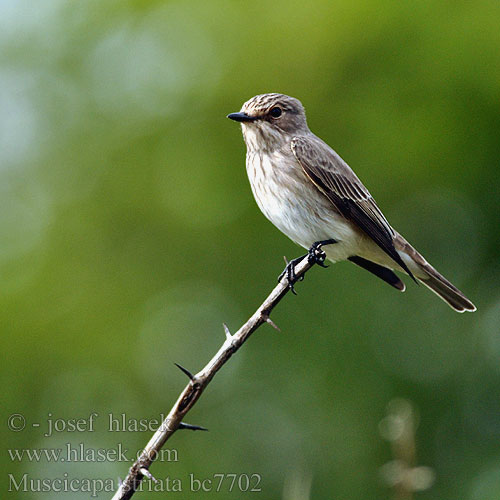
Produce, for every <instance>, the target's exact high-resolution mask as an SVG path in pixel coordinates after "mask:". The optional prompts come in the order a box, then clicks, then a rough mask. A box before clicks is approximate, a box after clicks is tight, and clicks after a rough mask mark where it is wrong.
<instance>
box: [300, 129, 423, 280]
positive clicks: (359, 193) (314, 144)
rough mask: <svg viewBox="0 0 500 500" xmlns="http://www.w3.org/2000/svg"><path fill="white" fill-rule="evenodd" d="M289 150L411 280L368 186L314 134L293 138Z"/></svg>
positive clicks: (319, 185)
mask: <svg viewBox="0 0 500 500" xmlns="http://www.w3.org/2000/svg"><path fill="white" fill-rule="evenodd" d="M292 151H293V154H294V155H295V157H296V158H297V160H298V162H299V163H300V165H301V166H302V169H303V170H304V172H305V173H306V175H307V176H308V177H309V179H311V181H312V182H313V183H314V184H315V185H316V187H317V188H318V189H319V190H320V191H321V192H322V193H323V194H324V195H325V196H326V197H327V198H328V199H329V200H330V201H331V202H332V203H333V205H334V206H335V208H336V209H337V210H338V211H339V212H340V213H341V214H342V215H343V216H344V217H345V218H346V219H348V220H350V221H351V222H353V223H354V224H356V225H357V226H358V227H359V228H360V229H362V230H363V231H364V232H365V233H366V234H367V235H368V236H369V237H370V238H371V239H372V240H373V241H374V242H375V243H376V244H377V245H378V246H379V247H380V248H381V249H382V250H383V251H384V252H385V253H387V254H388V255H389V256H390V257H391V258H392V259H393V260H394V261H395V262H396V263H397V264H399V265H400V266H401V267H402V268H403V269H404V270H405V271H406V272H407V273H408V274H409V276H411V277H412V278H413V279H415V278H414V276H413V274H412V273H411V271H410V270H409V269H408V267H407V266H406V264H405V263H404V262H403V259H401V257H400V255H399V254H398V252H397V251H396V248H395V247H394V237H395V234H396V233H395V232H394V230H393V229H392V227H391V226H390V225H389V223H388V222H387V219H386V218H385V217H384V214H383V213H382V212H381V211H380V209H379V208H378V206H377V204H376V203H375V200H374V199H373V197H372V195H371V194H370V193H369V192H368V189H366V188H365V186H363V184H362V182H361V181H360V180H359V179H358V177H357V176H356V174H355V173H354V172H353V171H352V170H351V168H350V167H349V165H347V163H345V162H344V160H342V158H341V157H340V156H339V155H338V154H337V153H336V152H335V151H333V149H331V148H330V147H329V146H328V145H327V144H325V143H324V142H323V141H322V140H321V139H318V138H317V137H315V136H308V137H294V138H293V139H292Z"/></svg>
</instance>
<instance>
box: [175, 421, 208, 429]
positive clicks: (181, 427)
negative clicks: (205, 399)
mask: <svg viewBox="0 0 500 500" xmlns="http://www.w3.org/2000/svg"><path fill="white" fill-rule="evenodd" d="M179 429H189V430H190V431H208V429H207V428H206V427H202V426H201V425H191V424H186V423H185V422H181V423H180V424H179Z"/></svg>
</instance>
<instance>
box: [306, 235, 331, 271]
mask: <svg viewBox="0 0 500 500" xmlns="http://www.w3.org/2000/svg"><path fill="white" fill-rule="evenodd" d="M334 243H337V240H334V239H333V238H332V239H330V240H323V241H316V242H315V243H313V244H312V245H311V248H310V249H309V251H308V252H307V260H308V261H309V263H310V264H318V266H321V267H328V266H327V265H326V264H325V259H326V253H325V252H324V251H323V249H322V248H321V247H322V246H324V245H333V244H334Z"/></svg>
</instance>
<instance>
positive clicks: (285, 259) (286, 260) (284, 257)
mask: <svg viewBox="0 0 500 500" xmlns="http://www.w3.org/2000/svg"><path fill="white" fill-rule="evenodd" d="M283 260H284V261H285V265H286V266H288V264H290V262H289V261H288V259H287V258H286V255H283Z"/></svg>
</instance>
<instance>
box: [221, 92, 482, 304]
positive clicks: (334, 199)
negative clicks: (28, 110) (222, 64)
mask: <svg viewBox="0 0 500 500" xmlns="http://www.w3.org/2000/svg"><path fill="white" fill-rule="evenodd" d="M227 118H230V119H231V120H235V121H236V122H240V124H241V128H242V133H243V139H244V141H245V144H246V148H247V152H246V170H247V174H248V178H249V181H250V186H251V189H252V192H253V195H254V197H255V200H256V202H257V205H258V206H259V208H260V210H261V211H262V213H263V214H264V215H265V216H266V217H267V219H269V220H270V221H271V222H272V223H273V224H274V225H275V226H276V227H277V228H278V229H279V230H280V231H281V232H283V233H284V234H285V235H286V236H288V237H289V238H290V239H291V240H292V241H294V242H295V243H297V244H298V245H300V246H302V247H304V248H306V249H308V253H307V254H306V255H305V256H304V257H306V256H307V257H308V258H309V259H310V260H311V261H315V262H318V263H319V264H321V265H323V267H326V266H325V265H324V264H323V261H324V259H325V258H326V259H328V260H329V261H331V262H333V263H335V262H339V261H350V262H353V263H354V264H357V265H358V266H360V267H362V268H364V269H366V270H367V271H369V272H371V273H372V274H374V275H375V276H377V277H378V278H380V279H382V280H384V281H385V282H386V283H388V284H389V285H391V286H393V287H394V288H396V289H397V290H399V291H401V292H403V291H404V290H405V288H406V287H405V284H404V283H403V281H402V280H401V279H400V278H399V277H398V275H397V274H396V273H395V272H394V271H398V272H402V273H404V274H406V275H408V276H409V277H410V278H412V279H413V280H414V281H415V282H417V283H418V282H420V283H423V284H424V285H425V286H426V287H427V288H429V289H430V290H432V291H433V292H434V293H435V294H436V295H437V296H438V297H440V298H441V299H442V300H444V301H445V302H446V303H447V304H448V305H449V306H450V307H452V308H453V309H454V310H455V311H457V312H461V313H462V312H464V311H471V312H472V311H475V310H476V307H475V305H474V304H473V303H472V302H471V301H470V300H469V299H468V298H467V297H466V296H465V295H464V294H463V293H462V292H461V291H460V290H459V289H458V288H457V287H455V286H454V285H453V284H452V283H451V282H450V281H448V280H447V279H446V278H445V277H444V276H443V275H442V274H440V273H439V272H438V271H437V270H436V269H435V268H434V267H433V266H431V264H429V263H428V262H427V261H426V260H425V259H424V257H422V255H421V254H420V253H419V252H418V251H417V250H416V249H415V248H414V247H413V246H412V245H410V243H408V241H407V240H406V239H405V238H404V237H403V236H401V235H400V234H399V233H398V232H397V231H396V230H395V229H394V228H393V227H392V226H391V225H390V224H389V222H388V221H387V219H386V217H385V216H384V215H383V213H382V211H381V210H380V209H379V207H378V205H377V203H376V202H375V199H374V198H373V197H372V195H371V194H370V192H369V191H368V189H367V188H366V187H365V186H364V185H363V183H362V182H361V181H360V179H359V178H358V176H357V175H356V174H355V173H354V171H353V170H352V169H351V168H350V167H349V165H348V164H347V163H346V162H345V161H344V160H343V159H342V158H341V157H340V156H339V155H338V154H337V153H336V152H335V151H334V150H333V149H332V148H331V147H330V146H328V144H326V143H325V142H324V141H322V140H321V139H320V138H319V137H317V136H316V135H314V134H313V133H312V132H311V131H310V130H309V127H308V125H307V120H306V114H305V110H304V107H303V105H302V103H301V102H300V101H299V100H298V99H296V98H294V97H290V96H288V95H285V94H280V93H267V94H259V95H256V96H254V97H252V98H251V99H249V100H248V101H246V102H245V103H244V104H243V106H242V108H241V110H240V111H239V112H236V113H230V114H229V115H227ZM302 258H303V257H300V258H298V259H294V260H293V261H291V262H290V263H289V264H288V266H287V267H286V268H285V271H284V272H283V273H282V274H281V275H280V278H279V279H282V277H283V276H284V275H286V276H287V278H288V283H289V286H290V287H291V288H292V291H294V290H293V284H294V281H295V274H294V266H295V264H296V263H297V262H298V261H299V260H300V259H302Z"/></svg>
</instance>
